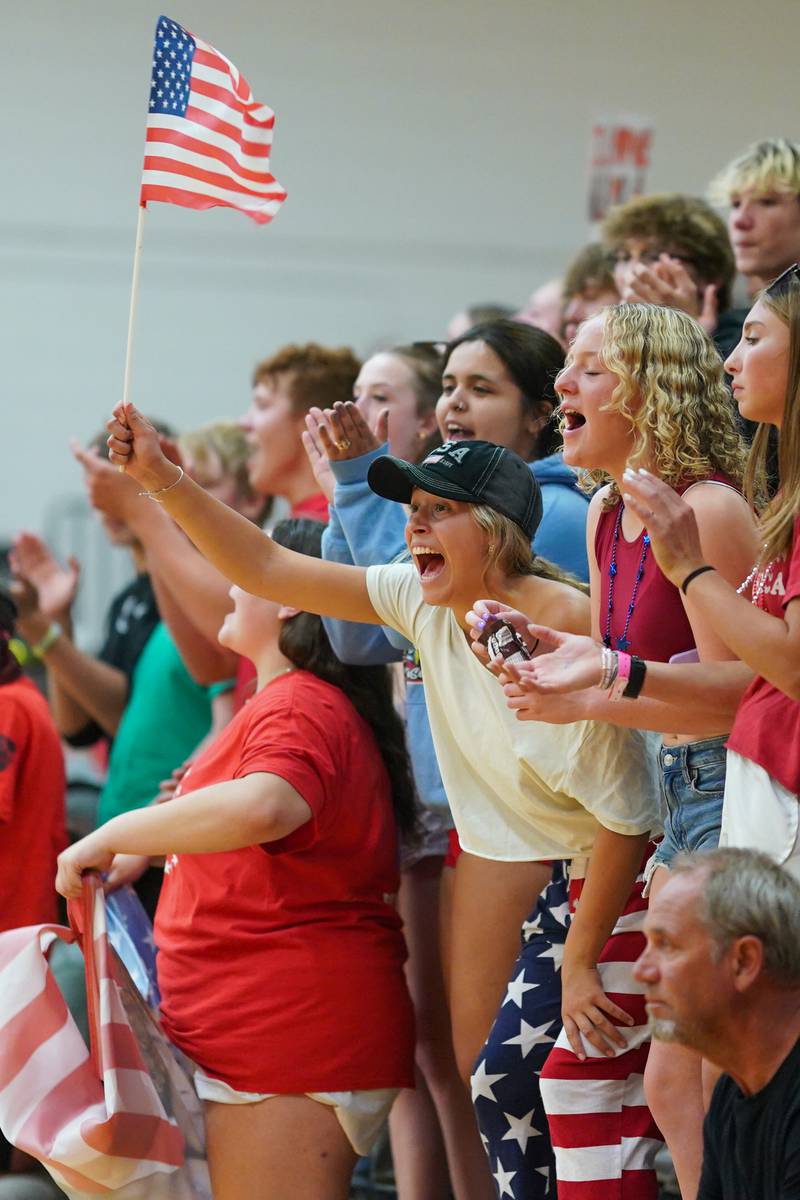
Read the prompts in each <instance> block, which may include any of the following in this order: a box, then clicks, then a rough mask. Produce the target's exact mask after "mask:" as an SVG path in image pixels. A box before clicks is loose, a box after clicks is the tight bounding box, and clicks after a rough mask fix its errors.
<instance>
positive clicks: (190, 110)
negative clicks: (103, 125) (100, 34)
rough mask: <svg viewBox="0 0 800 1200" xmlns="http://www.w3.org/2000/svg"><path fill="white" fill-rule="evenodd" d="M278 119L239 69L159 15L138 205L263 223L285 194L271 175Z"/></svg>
mask: <svg viewBox="0 0 800 1200" xmlns="http://www.w3.org/2000/svg"><path fill="white" fill-rule="evenodd" d="M274 125H275V114H274V113H273V111H272V109H271V108H268V107H267V106H266V104H259V103H258V102H257V101H256V100H255V99H254V98H253V93H252V92H251V91H250V87H249V84H248V83H247V80H246V79H245V78H244V76H243V75H240V73H239V71H238V70H237V69H236V67H235V66H234V65H233V63H232V62H231V61H230V60H229V59H227V58H226V57H225V55H224V54H220V52H219V51H218V50H215V49H214V47H213V46H209V44H208V43H207V42H204V41H201V39H200V38H196V37H193V36H192V34H191V33H189V31H188V30H186V29H184V28H183V27H182V26H181V25H179V24H178V23H177V21H172V20H170V18H169V17H159V19H158V25H157V26H156V40H155V47H154V50H153V77H152V81H151V86H150V111H149V114H148V118H147V134H146V139H145V142H146V145H145V158H144V173H143V175H142V192H141V198H140V202H141V204H142V205H145V204H147V203H148V201H150V200H162V201H165V202H166V203H167V204H181V205H183V206H184V207H186V208H213V207H215V206H216V205H225V206H227V207H229V208H236V209H238V210H239V212H243V213H246V214H247V216H248V217H252V218H253V220H254V221H257V222H258V223H259V224H265V223H266V222H267V221H271V220H272V218H273V217H274V216H275V214H276V212H277V211H278V209H279V208H280V206H281V204H282V203H283V201H284V200H285V199H286V192H285V191H284V190H283V188H282V187H281V185H280V184H279V183H278V181H277V180H276V179H275V177H274V176H273V175H271V174H270V170H269V152H270V148H271V146H272V130H273V127H274Z"/></svg>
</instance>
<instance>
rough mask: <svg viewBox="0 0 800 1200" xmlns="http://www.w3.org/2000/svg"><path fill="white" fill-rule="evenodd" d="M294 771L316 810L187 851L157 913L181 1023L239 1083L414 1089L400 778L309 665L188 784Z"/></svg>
mask: <svg viewBox="0 0 800 1200" xmlns="http://www.w3.org/2000/svg"><path fill="white" fill-rule="evenodd" d="M257 771H266V772H270V773H272V774H275V775H279V776H280V777H281V778H282V779H285V780H286V781H287V782H288V783H290V784H291V785H292V787H294V788H295V789H296V790H297V791H298V792H299V793H300V795H301V796H302V797H303V799H304V800H305V801H306V803H307V804H308V805H309V807H310V809H311V811H312V814H313V815H312V817H311V820H309V821H308V822H307V823H306V824H305V825H303V826H301V827H300V828H299V829H297V830H295V832H294V833H292V834H290V835H289V836H288V837H286V838H282V839H281V840H280V841H276V842H271V843H266V844H265V845H263V846H250V847H247V848H245V849H242V850H236V851H232V852H224V853H217V854H200V855H184V854H181V855H178V856H174V855H171V856H170V858H169V859H168V860H167V864H166V875H165V879H164V887H163V889H162V892H161V899H160V901H159V905H158V911H157V914H156V942H157V944H158V947H159V955H158V978H159V985H160V987H161V993H162V998H163V999H162V1013H163V1017H164V1026H165V1029H166V1031H167V1034H168V1036H169V1037H170V1038H172V1039H173V1040H174V1042H175V1043H176V1044H177V1045H178V1046H179V1047H180V1048H181V1050H183V1051H184V1052H185V1053H186V1054H188V1055H189V1057H190V1058H192V1059H194V1061H195V1062H196V1063H197V1064H198V1065H199V1066H200V1067H201V1068H202V1069H203V1070H204V1071H206V1072H207V1074H209V1075H211V1076H213V1077H214V1078H218V1079H222V1080H224V1081H225V1082H226V1083H227V1084H229V1085H230V1086H231V1087H233V1088H236V1089H237V1090H239V1091H248V1092H279V1093H287V1092H318V1091H325V1092H327V1091H351V1090H356V1089H361V1088H385V1087H405V1086H409V1085H411V1084H412V1080H413V1067H412V1064H413V1053H414V1033H413V1017H412V1012H411V1004H410V1000H409V996H408V992H407V989H406V984H405V977H404V972H403V963H404V960H405V957H406V950H405V943H404V941H403V935H402V932H401V922H400V918H399V916H398V915H397V911H396V909H395V907H394V905H393V904H392V903H391V902H390V900H389V899H388V898H387V897H390V896H393V895H394V893H396V891H397V888H398V882H399V877H398V870H397V840H396V834H395V825H394V817H393V814H392V809H391V797H390V789H389V780H388V777H387V774H386V770H385V768H384V765H383V761H382V759H381V757H380V754H379V752H378V747H377V745H376V743H375V740H374V738H373V736H372V733H371V731H370V729H369V728H368V726H367V725H366V723H365V722H364V721H363V720H362V719H361V717H359V716H358V714H357V713H356V711H355V709H354V708H353V706H352V705H351V704H350V702H349V700H348V699H347V698H346V696H345V695H344V693H343V692H341V691H340V690H339V688H336V687H333V686H332V685H331V684H328V683H324V682H323V681H322V680H320V679H318V678H317V677H316V676H314V675H311V674H310V673H308V672H306V671H294V672H292V673H291V674H287V675H283V676H280V677H279V678H278V679H276V680H273V682H272V683H270V684H269V685H268V686H267V687H265V688H264V689H263V690H262V691H261V692H259V693H258V694H257V695H256V696H255V698H254V699H253V700H252V701H251V702H250V703H249V704H247V705H246V706H245V707H244V708H243V709H242V710H241V712H239V713H238V714H237V715H236V716H235V717H234V719H233V721H232V722H231V723H230V725H228V727H227V728H226V729H225V730H223V732H222V734H221V735H220V737H219V738H218V739H217V741H216V742H214V744H213V745H212V746H211V747H210V748H209V749H208V750H207V751H206V752H205V754H203V755H202V756H201V757H200V758H199V759H198V760H197V762H196V763H195V764H194V765H193V766H192V767H191V769H190V771H189V772H188V774H187V775H186V776H185V777H184V780H183V783H182V784H181V791H182V792H183V793H186V792H190V791H192V790H195V789H197V788H201V787H205V786H207V785H209V784H212V783H219V782H221V781H223V780H230V779H239V778H243V777H244V776H246V775H249V774H252V773H253V772H257Z"/></svg>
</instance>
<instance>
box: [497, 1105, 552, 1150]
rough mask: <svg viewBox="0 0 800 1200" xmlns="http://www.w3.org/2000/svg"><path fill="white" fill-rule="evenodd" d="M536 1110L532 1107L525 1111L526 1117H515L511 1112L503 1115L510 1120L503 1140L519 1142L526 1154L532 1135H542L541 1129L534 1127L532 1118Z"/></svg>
mask: <svg viewBox="0 0 800 1200" xmlns="http://www.w3.org/2000/svg"><path fill="white" fill-rule="evenodd" d="M535 1111H536V1110H535V1109H534V1108H532V1109H531V1111H530V1112H526V1113H525V1116H524V1117H513V1116H512V1115H511V1113H507V1112H504V1113H503V1116H504V1117H505V1119H506V1120H507V1121H508V1131H507V1132H506V1133H504V1134H503V1137H502V1139H501V1140H502V1141H504V1142H510V1141H514V1142H518V1143H519V1148H520V1150H521V1151H522V1153H523V1154H524V1153H525V1151H526V1150H527V1148H528V1142H529V1141H530V1139H531V1138H532V1137H541V1136H542V1135H541V1132H540V1130H538V1129H534V1127H533V1121H532V1119H531V1118H532V1117H533V1114H534V1112H535Z"/></svg>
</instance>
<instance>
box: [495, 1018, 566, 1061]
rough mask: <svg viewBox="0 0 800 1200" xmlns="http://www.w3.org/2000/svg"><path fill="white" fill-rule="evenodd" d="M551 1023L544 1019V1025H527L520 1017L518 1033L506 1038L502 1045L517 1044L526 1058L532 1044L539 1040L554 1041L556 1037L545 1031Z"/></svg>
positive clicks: (536, 1043)
mask: <svg viewBox="0 0 800 1200" xmlns="http://www.w3.org/2000/svg"><path fill="white" fill-rule="evenodd" d="M552 1024H553V1022H552V1021H545V1023H544V1025H537V1026H533V1025H529V1024H528V1022H527V1021H524V1020H522V1019H521V1018H520V1023H519V1033H518V1034H517V1036H516V1037H511V1038H506V1040H505V1041H504V1042H503V1045H504V1046H519V1048H520V1052H521V1054H522V1057H523V1058H527V1057H528V1055H529V1054H530V1052H531V1050H532V1049H533V1047H534V1046H536V1045H538V1044H539V1043H540V1042H554V1041H555V1040H556V1039H555V1038H554V1037H551V1036H550V1034H548V1033H545V1030H546V1029H549V1028H550V1026H551V1025H552Z"/></svg>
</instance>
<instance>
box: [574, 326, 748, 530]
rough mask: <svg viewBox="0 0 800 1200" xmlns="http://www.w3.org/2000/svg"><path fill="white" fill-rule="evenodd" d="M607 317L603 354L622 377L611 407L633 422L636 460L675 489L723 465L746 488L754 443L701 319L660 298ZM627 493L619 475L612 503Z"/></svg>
mask: <svg viewBox="0 0 800 1200" xmlns="http://www.w3.org/2000/svg"><path fill="white" fill-rule="evenodd" d="M603 316H604V325H603V349H602V353H601V357H602V360H603V363H604V364H605V366H606V367H607V368H608V370H609V371H612V372H613V373H614V374H615V375H616V376H617V378H618V379H619V383H618V384H617V386H616V388H615V389H614V392H613V394H612V397H611V400H610V402H609V404H608V405H607V408H608V410H610V411H613V412H618V413H621V414H622V415H623V416H624V417H627V419H628V420H629V421H630V423H631V426H632V427H633V434H634V441H633V450H632V451H631V454H630V457H629V459H628V462H629V464H630V465H631V466H634V467H635V466H644V465H647V466H648V468H649V469H650V470H652V471H654V473H655V474H656V475H658V477H659V479H663V481H664V482H665V483H668V484H670V486H671V487H676V486H677V485H678V484H680V483H685V482H686V481H687V480H699V479H706V478H707V477H708V476H709V475H711V474H713V473H714V472H715V471H716V472H720V473H721V474H722V475H724V476H725V477H726V478H727V479H728V480H730V482H731V483H732V484H733V485H734V486H735V487H741V485H742V479H743V477H744V467H745V460H746V447H745V444H744V441H743V439H742V437H741V434H740V433H739V427H738V424H737V420H736V413H735V409H734V405H733V401H732V400H731V396H730V392H729V391H728V389H727V387H726V386H725V380H724V376H723V371H722V362H721V361H720V357H719V354H718V352H717V350H716V348H715V346H714V343H713V342H712V341H711V339H710V338H709V337H708V335H707V334H706V333H705V331H704V330H703V329H702V328H701V326H700V325H698V323H697V321H695V320H694V319H693V318H692V317H690V316H688V315H687V314H686V313H684V312H681V311H680V310H679V309H675V308H662V307H660V306H659V305H656V304H617V305H615V306H614V307H613V308H607V309H604V310H603ZM556 390H558V380H556ZM609 479H610V477H609V476H608V475H607V474H606V472H605V471H601V470H596V471H587V472H586V473H585V475H584V476H583V480H582V482H583V485H584V486H585V487H586V488H587V489H588V490H593V489H594V488H595V487H598V486H600V485H602V484H605V483H608V482H609ZM619 498H620V497H619V490H618V488H617V485H616V483H615V482H614V481H613V480H611V487H610V489H609V494H608V497H607V499H606V501H605V505H604V507H606V508H613V507H614V506H615V505H616V504H617V503H618V501H619Z"/></svg>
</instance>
